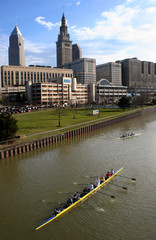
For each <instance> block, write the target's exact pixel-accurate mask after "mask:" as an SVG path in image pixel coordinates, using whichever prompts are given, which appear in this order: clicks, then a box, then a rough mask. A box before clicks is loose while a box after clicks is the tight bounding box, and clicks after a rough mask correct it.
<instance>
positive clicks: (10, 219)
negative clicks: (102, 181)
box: [0, 113, 156, 240]
mask: <svg viewBox="0 0 156 240" xmlns="http://www.w3.org/2000/svg"><path fill="white" fill-rule="evenodd" d="M131 131H133V132H135V133H140V135H138V136H136V137H133V138H132V139H127V140H117V138H119V135H120V134H121V133H125V132H131ZM122 166H123V167H124V170H123V172H121V175H124V176H130V177H134V178H136V179H137V180H136V182H135V181H132V180H130V179H126V178H121V177H116V178H115V179H114V180H113V182H114V183H115V184H118V185H120V186H124V187H128V190H127V191H126V190H124V189H122V188H120V187H117V186H113V185H111V184H108V185H107V186H105V187H104V188H102V189H101V190H100V192H103V193H107V194H110V195H114V196H115V199H113V198H111V197H109V196H106V195H104V194H102V193H96V194H94V195H93V196H92V197H90V198H89V199H88V200H87V201H85V202H83V203H81V204H80V205H78V206H77V207H75V208H74V209H72V210H71V211H69V212H67V213H66V214H64V215H63V216H62V217H60V218H58V220H56V221H54V222H52V223H50V224H48V225H46V226H45V227H43V228H42V229H40V230H38V231H35V228H36V227H37V226H39V225H40V224H41V223H42V222H43V221H45V220H46V219H47V218H49V217H50V216H51V215H52V213H53V210H54V208H55V207H58V205H57V204H53V203H56V202H65V201H66V199H67V197H68V195H67V194H66V193H67V192H70V193H72V192H75V191H77V190H81V189H82V188H83V187H84V186H83V185H78V184H76V183H84V184H85V183H86V184H87V183H89V182H90V181H91V180H93V179H94V178H89V176H90V177H94V176H98V175H101V174H103V173H106V171H107V170H108V169H110V168H111V167H113V168H114V169H119V168H120V167H122ZM155 183H156V113H153V114H150V115H143V116H141V117H138V118H135V119H132V120H129V121H126V122H124V123H123V122H122V123H121V124H116V125H113V126H111V127H108V128H104V129H102V130H100V131H97V132H94V133H91V134H88V135H86V136H81V137H80V138H75V139H73V140H71V141H68V142H64V143H60V144H58V145H56V146H51V147H49V148H46V149H44V150H38V151H36V152H33V153H32V152H31V153H26V154H25V155H22V156H18V157H13V158H9V159H5V160H1V162H0V240H44V239H46V240H59V239H61V240H73V239H74V240H95V239H96V240H103V239H107V240H112V239H115V240H144V239H145V240H148V239H150V240H154V239H156V211H155V207H156V187H155Z"/></svg>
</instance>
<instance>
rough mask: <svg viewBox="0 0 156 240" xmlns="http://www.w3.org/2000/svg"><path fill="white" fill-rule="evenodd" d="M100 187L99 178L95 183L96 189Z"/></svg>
mask: <svg viewBox="0 0 156 240" xmlns="http://www.w3.org/2000/svg"><path fill="white" fill-rule="evenodd" d="M98 186H100V178H97V179H96V180H95V181H94V187H95V188H96V187H98Z"/></svg>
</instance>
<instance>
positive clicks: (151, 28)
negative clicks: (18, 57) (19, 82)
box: [0, 0, 156, 67]
mask: <svg viewBox="0 0 156 240" xmlns="http://www.w3.org/2000/svg"><path fill="white" fill-rule="evenodd" d="M63 12H64V14H65V18H66V20H67V25H68V32H69V34H70V40H71V41H72V42H73V44H75V43H77V44H79V45H80V47H81V50H82V57H83V58H94V59H96V64H103V63H107V62H115V61H117V60H123V59H125V58H133V57H137V58H138V59H139V60H142V61H151V62H155V63H156V0H109V1H108V0H56V1H54V0H44V1H43V0H22V1H21V0H14V1H13V0H5V1H2V3H1V14H0V66H2V65H8V47H9V36H10V34H11V32H12V31H13V29H14V27H15V25H16V24H17V26H18V28H19V30H20V32H21V33H22V36H23V38H24V47H25V60H26V66H29V65H31V64H34V65H45V66H51V67H56V42H57V40H58V34H59V28H60V22H61V18H62V14H63Z"/></svg>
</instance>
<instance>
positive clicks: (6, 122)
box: [0, 112, 18, 141]
mask: <svg viewBox="0 0 156 240" xmlns="http://www.w3.org/2000/svg"><path fill="white" fill-rule="evenodd" d="M0 126H1V127H0V141H3V140H8V139H11V138H13V137H15V134H16V132H17V131H18V126H17V120H16V119H15V118H14V117H13V116H12V115H11V114H10V113H9V112H5V113H2V114H1V115H0Z"/></svg>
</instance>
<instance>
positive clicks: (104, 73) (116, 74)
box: [96, 62, 122, 86]
mask: <svg viewBox="0 0 156 240" xmlns="http://www.w3.org/2000/svg"><path fill="white" fill-rule="evenodd" d="M102 78H106V79H107V80H108V81H109V82H110V83H111V84H112V85H114V86H122V80H121V64H120V63H114V62H109V63H104V64H100V65H97V66H96V81H99V80H101V79H102Z"/></svg>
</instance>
